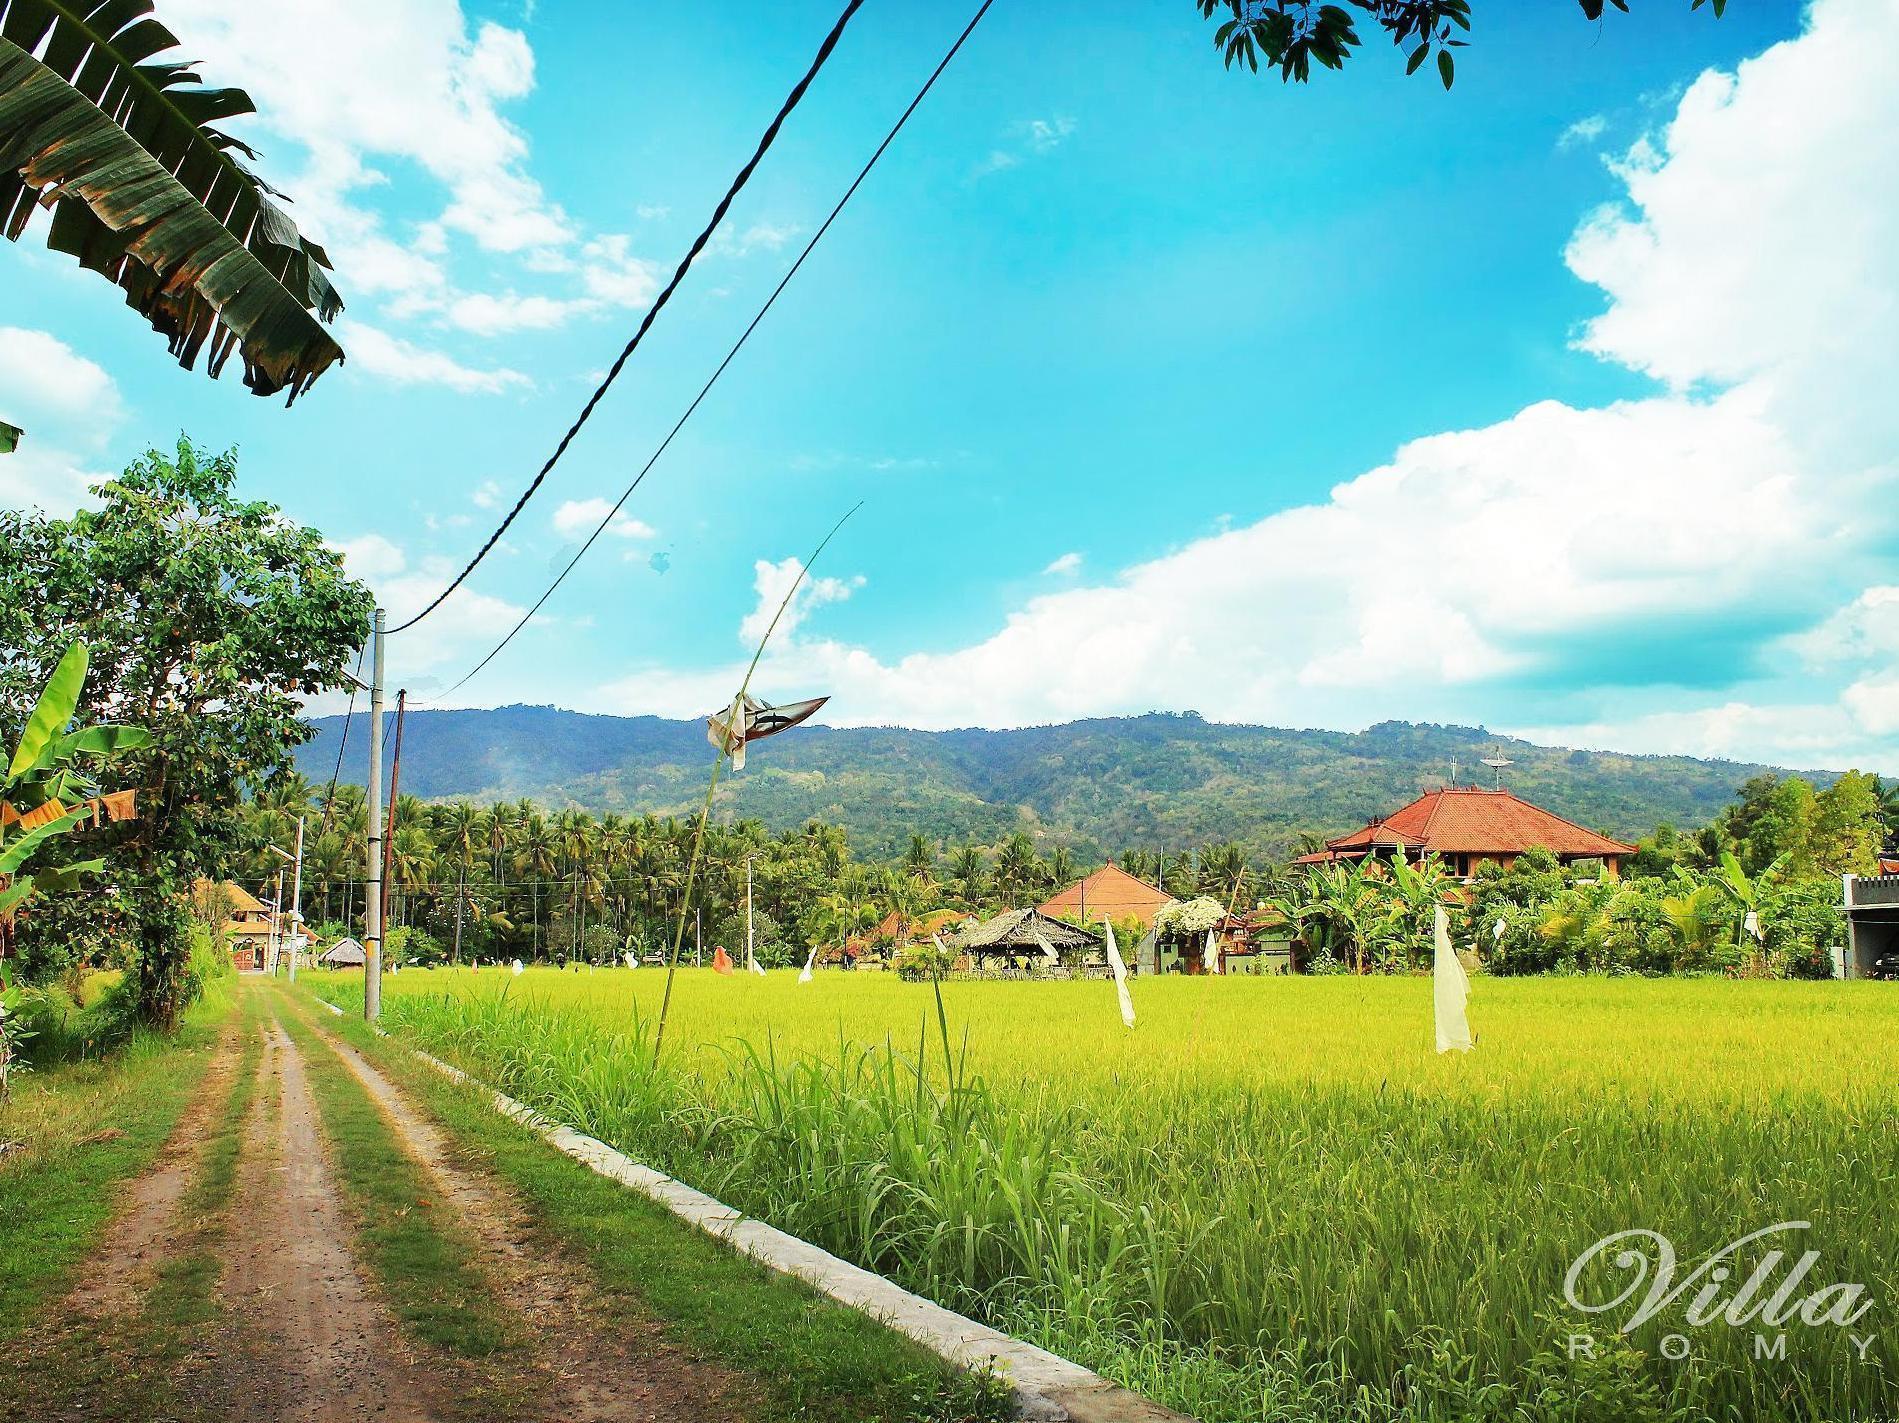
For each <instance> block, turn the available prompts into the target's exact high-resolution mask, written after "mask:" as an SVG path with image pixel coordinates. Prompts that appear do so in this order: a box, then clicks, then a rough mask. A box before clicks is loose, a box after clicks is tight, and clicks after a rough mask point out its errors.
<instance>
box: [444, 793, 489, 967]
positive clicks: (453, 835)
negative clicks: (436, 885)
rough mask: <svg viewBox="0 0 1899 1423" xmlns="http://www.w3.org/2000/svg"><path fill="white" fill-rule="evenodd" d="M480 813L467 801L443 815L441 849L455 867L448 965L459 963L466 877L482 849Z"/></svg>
mask: <svg viewBox="0 0 1899 1423" xmlns="http://www.w3.org/2000/svg"><path fill="white" fill-rule="evenodd" d="M483 828H484V827H483V817H482V813H481V812H480V811H478V810H476V809H475V807H474V806H472V805H470V804H468V802H466V801H456V802H455V804H453V805H451V806H449V807H448V809H447V810H446V811H444V812H443V815H442V849H443V850H444V852H446V855H447V858H448V862H449V863H450V864H451V865H453V866H454V867H455V947H454V949H453V950H452V951H451V952H450V955H449V962H450V963H460V962H461V961H462V922H463V920H464V919H466V918H467V915H468V909H469V898H468V876H469V874H470V873H471V872H472V871H473V870H474V868H475V855H476V852H477V851H478V850H479V849H480V848H481V844H482V838H483V835H482V831H483Z"/></svg>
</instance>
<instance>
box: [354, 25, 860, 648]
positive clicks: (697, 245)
mask: <svg viewBox="0 0 1899 1423" xmlns="http://www.w3.org/2000/svg"><path fill="white" fill-rule="evenodd" d="M863 3H864V0H849V3H848V4H846V5H845V6H844V11H843V13H842V14H840V15H839V16H838V17H837V23H836V24H835V25H833V26H832V27H831V32H830V33H829V34H828V35H826V36H825V37H824V43H823V44H822V45H820V46H818V53H817V57H816V58H814V59H813V60H812V61H811V67H810V68H809V69H807V70H806V71H805V73H804V77H803V78H802V79H800V80H799V81H798V82H797V83H796V84H794V85H793V86H792V89H791V92H790V93H789V94H787V95H786V96H785V101H784V103H783V104H781V105H780V106H779V108H778V112H777V113H776V114H775V115H773V117H772V121H771V123H770V125H768V126H767V127H766V129H765V133H764V136H763V137H761V138H760V139H759V140H758V147H757V148H756V149H755V150H754V151H753V153H752V156H751V158H750V159H748V160H747V161H746V164H745V166H744V167H743V168H741V169H739V171H738V176H737V177H735V178H734V179H733V180H732V183H731V186H729V187H728V188H727V189H726V190H725V196H724V197H722V198H720V199H719V205H718V206H717V207H716V208H714V209H713V210H712V217H711V219H710V220H709V221H708V222H707V223H706V225H705V227H704V228H703V229H702V230H701V231H700V233H699V235H698V236H697V237H696V238H694V239H693V243H692V246H691V248H689V249H688V250H687V252H686V255H685V257H684V258H683V259H682V260H681V261H680V263H679V267H678V269H677V270H676V271H674V272H673V275H672V280H671V281H669V282H667V283H666V286H665V288H664V289H663V290H662V291H661V292H660V294H659V295H658V296H657V297H656V298H654V301H653V304H652V305H651V306H650V307H648V308H647V309H646V315H645V316H643V317H642V318H641V319H640V325H639V329H638V330H637V331H635V332H634V333H633V339H632V340H630V341H628V342H627V343H626V346H625V348H624V349H622V350H621V352H620V355H619V358H618V359H617V360H615V361H614V363H613V365H612V366H611V367H610V368H609V369H608V371H607V373H606V376H605V377H604V378H603V379H602V380H601V382H600V384H599V385H597V386H595V387H594V392H593V394H592V395H590V396H588V397H587V403H586V405H584V406H583V407H581V411H580V414H579V416H577V417H576V418H575V420H574V423H573V424H572V425H570V426H568V427H567V433H566V434H564V435H562V436H561V437H560V443H559V444H558V445H556V446H555V447H554V453H553V454H551V455H549V456H548V457H547V463H545V464H543V465H542V466H541V468H540V472H539V473H537V474H536V475H535V476H534V478H533V479H532V480H531V481H530V482H529V484H528V487H527V488H526V489H524V490H522V491H521V497H520V498H519V499H517V500H515V501H514V507H513V508H512V509H510V510H509V511H508V513H507V517H506V518H504V519H503V520H502V521H501V523H500V524H499V525H498V526H497V527H496V529H495V531H494V532H493V533H492V534H490V535H488V541H487V542H486V543H484V544H483V545H482V546H481V548H480V549H479V550H478V551H477V552H476V554H475V556H474V557H473V558H471V559H469V560H468V566H467V567H466V568H464V569H463V570H462V571H461V572H460V573H458V574H456V575H455V579H454V581H453V582H452V583H450V584H449V585H448V587H446V588H444V589H443V590H442V591H441V592H440V593H438V594H437V595H436V596H435V600H434V601H433V602H431V603H430V604H429V605H428V606H427V607H426V608H424V609H423V610H422V611H421V612H419V613H417V614H416V615H415V616H414V617H412V618H410V619H409V620H408V621H406V622H401V623H397V624H396V625H395V626H394V627H392V628H390V629H389V631H390V632H392V633H396V632H402V631H403V630H405V629H407V628H412V627H414V626H415V625H416V624H417V623H419V622H421V621H422V619H424V618H426V617H427V616H428V615H429V614H430V613H432V612H434V611H435V610H436V609H437V608H439V607H441V606H442V604H443V603H444V602H445V601H446V600H447V598H448V596H449V594H451V593H453V592H454V591H455V590H456V589H457V588H459V587H461V586H462V584H463V583H464V582H465V581H466V580H467V578H468V575H469V574H471V573H473V572H474V571H475V569H476V568H477V567H478V566H479V565H480V563H481V561H482V560H483V559H484V558H486V557H487V556H488V555H489V553H491V552H492V551H493V549H494V546H495V545H496V544H497V543H498V542H500V540H501V536H502V535H503V534H505V533H506V532H507V531H508V526H509V525H510V524H512V523H513V522H514V521H515V519H516V518H517V517H519V515H520V513H521V511H522V510H523V509H525V508H526V507H527V503H528V500H530V499H532V498H533V497H534V495H535V492H536V491H537V490H538V489H540V487H541V485H542V483H543V482H544V481H545V480H546V479H547V476H548V475H549V474H551V473H552V472H553V470H554V466H555V465H556V464H558V463H559V462H560V458H561V456H562V455H564V454H566V453H567V447H568V446H569V445H570V444H572V443H573V441H574V436H576V435H578V434H579V433H580V428H581V426H583V425H585V424H586V423H587V421H588V420H589V419H591V418H592V416H593V412H594V408H595V407H596V406H597V405H599V404H600V402H601V400H602V399H603V398H604V397H605V396H606V393H607V391H608V390H610V389H611V388H612V386H613V383H614V381H616V380H618V379H619V378H620V372H621V370H622V369H623V368H624V367H625V366H626V363H627V361H628V359H629V358H630V357H631V356H632V355H633V352H634V351H635V350H636V349H637V348H638V347H639V344H640V342H641V341H642V340H643V339H645V336H646V333H647V332H648V331H650V330H651V329H652V327H653V322H654V321H655V320H656V319H657V318H658V316H659V313H660V312H661V311H662V310H664V309H665V306H666V303H667V302H669V301H671V300H672V296H673V293H674V292H676V291H677V290H678V289H679V287H680V284H681V283H683V282H684V281H685V279H686V273H687V272H689V271H690V270H691V269H692V264H693V262H694V261H695V260H696V259H697V258H698V256H699V254H700V253H701V252H703V251H704V250H705V246H706V244H707V243H708V242H710V241H711V240H712V235H713V233H715V232H716V231H717V230H718V228H719V224H721V223H722V222H724V221H725V215H726V212H727V210H729V209H730V208H731V206H732V202H733V200H734V199H735V198H737V197H738V195H739V192H740V190H741V189H743V188H744V187H745V185H746V183H747V182H749V181H750V180H751V176H752V173H753V171H754V170H755V169H756V168H757V167H758V165H759V163H760V161H761V160H762V159H763V158H764V157H765V153H766V151H767V150H768V149H769V148H770V147H771V146H772V143H773V142H774V141H775V140H776V139H777V137H778V131H779V129H781V128H782V127H784V123H785V120H786V119H788V118H789V117H791V111H792V110H793V109H795V108H797V107H798V103H799V101H800V100H801V99H803V98H804V95H805V91H806V90H807V89H809V88H810V87H811V81H812V80H814V79H816V78H817V77H818V71H819V70H820V69H822V68H823V67H824V64H825V61H826V60H828V59H829V58H830V57H831V52H832V51H833V50H835V49H836V48H837V42H838V40H839V39H841V38H842V37H843V35H844V27H845V25H847V24H849V23H850V20H851V17H852V16H853V15H855V14H856V13H857V11H858V10H859V8H860V7H862V5H863Z"/></svg>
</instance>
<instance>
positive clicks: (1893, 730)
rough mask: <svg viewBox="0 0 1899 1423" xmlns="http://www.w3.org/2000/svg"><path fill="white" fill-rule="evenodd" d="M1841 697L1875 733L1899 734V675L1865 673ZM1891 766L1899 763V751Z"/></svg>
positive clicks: (1872, 732) (1859, 720)
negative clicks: (1866, 675) (1870, 675)
mask: <svg viewBox="0 0 1899 1423" xmlns="http://www.w3.org/2000/svg"><path fill="white" fill-rule="evenodd" d="M1840 701H1841V702H1842V703H1843V704H1844V705H1845V707H1846V709H1847V710H1848V711H1849V712H1851V713H1852V714H1853V718H1854V720H1856V721H1857V722H1858V723H1859V724H1860V725H1861V726H1862V727H1864V728H1865V729H1866V732H1867V734H1868V735H1871V736H1895V735H1899V675H1894V674H1891V673H1888V674H1887V675H1886V676H1883V677H1863V678H1861V679H1860V680H1859V681H1857V682H1854V683H1853V684H1852V685H1851V686H1849V687H1848V688H1847V689H1846V691H1845V692H1843V693H1842V694H1841V696H1840ZM1885 764H1886V765H1887V766H1899V753H1893V754H1891V755H1890V759H1889V760H1887V762H1886V763H1885Z"/></svg>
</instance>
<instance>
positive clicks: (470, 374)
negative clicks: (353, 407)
mask: <svg viewBox="0 0 1899 1423" xmlns="http://www.w3.org/2000/svg"><path fill="white" fill-rule="evenodd" d="M338 339H339V340H340V341H342V343H343V345H344V349H346V350H347V351H348V352H349V362H350V364H351V365H353V366H355V367H356V368H357V369H358V370H359V371H366V372H368V373H369V374H370V375H374V376H381V377H383V378H384V379H386V380H392V381H394V382H396V383H397V384H398V385H439V386H446V387H447V388H448V389H450V390H454V391H459V392H460V393H461V394H463V395H499V394H500V393H501V392H503V391H505V390H509V389H513V388H517V387H523V386H529V385H532V384H533V382H532V381H530V380H529V379H528V378H527V377H526V376H524V375H522V374H521V372H519V371H515V370H508V369H506V368H505V367H504V368H500V369H492V370H480V369H476V368H475V367H472V366H465V365H463V364H462V363H461V362H460V361H457V360H456V359H454V357H452V356H449V355H447V354H445V353H443V352H441V351H431V350H427V349H425V348H424V347H421V346H417V345H415V344H414V343H413V342H410V341H405V340H403V339H402V338H401V337H400V336H392V335H390V334H389V333H388V332H387V331H383V330H380V329H378V328H377V327H374V326H369V325H367V324H365V323H363V322H360V321H345V322H342V323H340V324H339V327H338Z"/></svg>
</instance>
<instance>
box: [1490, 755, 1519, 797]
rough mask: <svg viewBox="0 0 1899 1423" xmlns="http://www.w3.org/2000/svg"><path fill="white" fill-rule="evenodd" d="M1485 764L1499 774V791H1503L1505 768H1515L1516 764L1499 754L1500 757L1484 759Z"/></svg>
mask: <svg viewBox="0 0 1899 1423" xmlns="http://www.w3.org/2000/svg"><path fill="white" fill-rule="evenodd" d="M1484 764H1485V765H1486V766H1488V767H1490V769H1491V770H1493V771H1495V772H1496V773H1497V789H1498V790H1502V789H1503V768H1504V767H1505V766H1514V765H1516V762H1514V761H1512V760H1511V759H1510V758H1509V757H1508V756H1505V755H1502V754H1501V753H1499V754H1498V755H1495V756H1486V757H1484Z"/></svg>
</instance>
